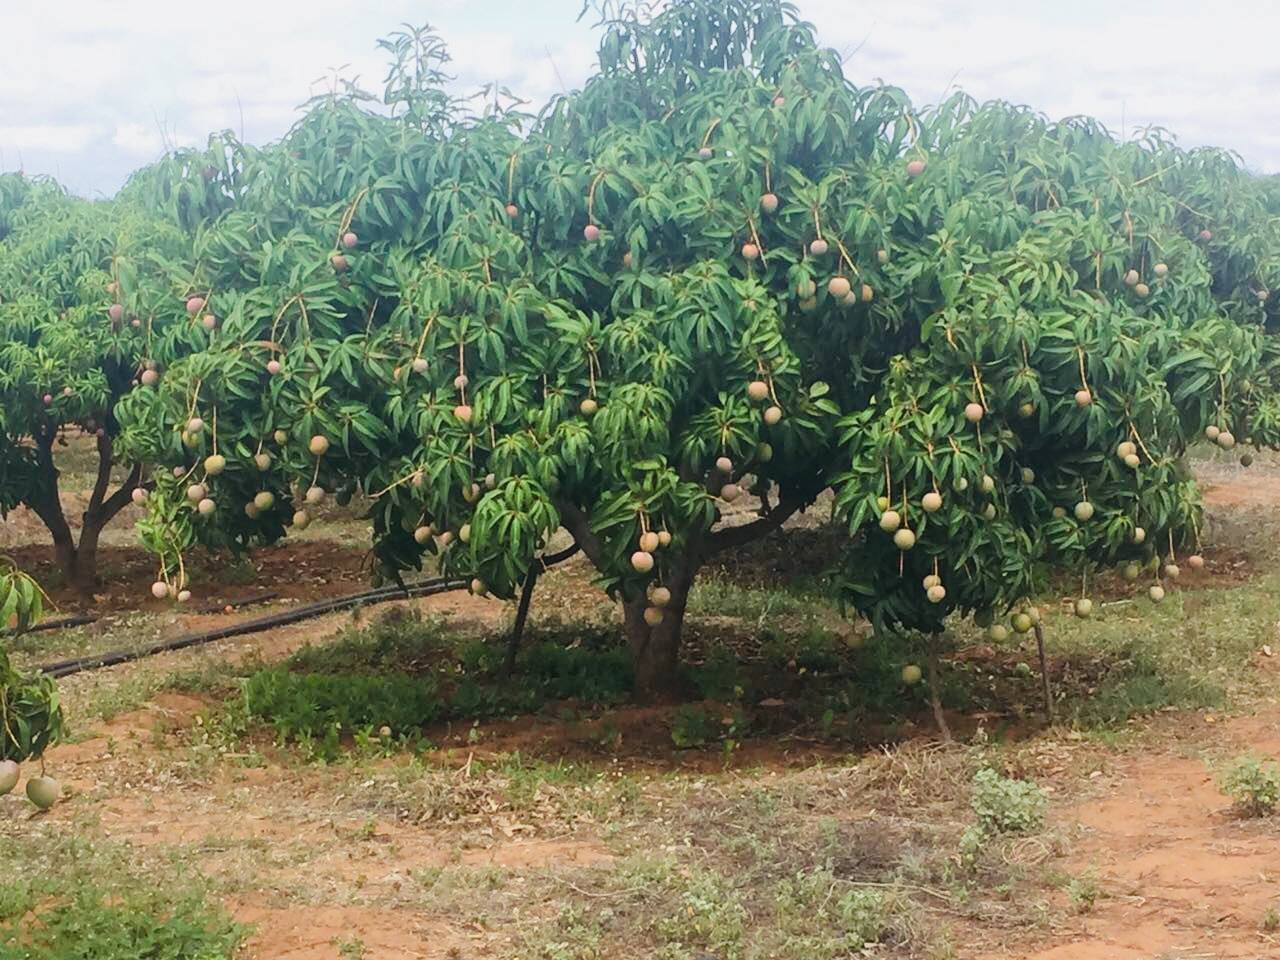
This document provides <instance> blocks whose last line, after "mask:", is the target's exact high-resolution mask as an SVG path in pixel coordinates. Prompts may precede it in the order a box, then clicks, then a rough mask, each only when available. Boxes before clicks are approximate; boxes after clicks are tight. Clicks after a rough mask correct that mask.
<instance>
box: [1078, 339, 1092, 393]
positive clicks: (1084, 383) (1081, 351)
mask: <svg viewBox="0 0 1280 960" xmlns="http://www.w3.org/2000/svg"><path fill="white" fill-rule="evenodd" d="M1076 360H1077V361H1078V362H1079V364H1080V386H1081V387H1082V388H1083V389H1085V390H1089V381H1088V379H1086V378H1085V374H1084V347H1080V346H1077V347H1076ZM1089 392H1090V393H1092V392H1093V391H1092V390H1089Z"/></svg>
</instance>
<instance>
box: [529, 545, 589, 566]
mask: <svg viewBox="0 0 1280 960" xmlns="http://www.w3.org/2000/svg"><path fill="white" fill-rule="evenodd" d="M581 549H582V548H581V547H580V546H578V544H576V543H573V544H570V545H569V546H567V547H565V548H564V549H563V550H561V551H559V552H558V553H551V554H546V555H544V556H541V557H537V558H535V559H536V560H537V561H538V566H539V567H540V569H542V570H549V569H551V568H552V567H554V566H555V565H556V564H558V563H564V562H565V561H566V560H568V559H569V558H570V557H572V556H574V555H575V554H577V552H578V551H579V550H581Z"/></svg>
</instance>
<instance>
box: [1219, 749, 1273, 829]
mask: <svg viewBox="0 0 1280 960" xmlns="http://www.w3.org/2000/svg"><path fill="white" fill-rule="evenodd" d="M1222 790H1223V792H1224V793H1226V795H1227V796H1229V797H1230V798H1231V799H1232V800H1234V801H1235V804H1236V808H1237V809H1238V810H1239V811H1240V812H1241V813H1242V814H1244V815H1245V816H1246V817H1265V816H1269V815H1270V814H1271V813H1272V812H1274V811H1275V808H1276V804H1277V803H1280V774H1278V773H1277V772H1276V768H1275V766H1274V764H1267V763H1262V762H1261V761H1259V760H1257V759H1256V758H1254V757H1241V758H1240V759H1238V760H1236V762H1235V763H1234V764H1233V765H1232V767H1231V769H1230V770H1229V771H1227V775H1226V776H1225V777H1224V778H1223V781H1222Z"/></svg>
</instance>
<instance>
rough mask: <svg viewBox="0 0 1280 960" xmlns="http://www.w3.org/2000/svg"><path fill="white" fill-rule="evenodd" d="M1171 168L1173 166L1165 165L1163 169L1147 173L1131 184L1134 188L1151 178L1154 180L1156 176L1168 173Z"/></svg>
mask: <svg viewBox="0 0 1280 960" xmlns="http://www.w3.org/2000/svg"><path fill="white" fill-rule="evenodd" d="M1172 169H1173V166H1172V165H1170V166H1167V167H1165V168H1164V169H1163V170H1157V171H1156V172H1155V173H1152V174H1148V175H1147V176H1145V177H1143V178H1142V179H1141V180H1139V181H1137V182H1136V183H1134V185H1133V186H1134V188H1135V189H1137V188H1138V187H1141V186H1143V185H1145V184H1146V183H1148V182H1149V181H1151V180H1155V179H1157V178H1158V177H1163V176H1164V175H1165V174H1166V173H1168V172H1169V171H1170V170H1172Z"/></svg>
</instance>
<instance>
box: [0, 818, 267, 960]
mask: <svg viewBox="0 0 1280 960" xmlns="http://www.w3.org/2000/svg"><path fill="white" fill-rule="evenodd" d="M0 859H2V860H3V862H5V863H9V864H13V865H21V867H20V869H16V870H12V871H8V873H9V876H10V877H11V878H12V879H6V880H3V881H0V960H70V958H74V957H85V958H89V957H92V958H93V960H138V958H139V957H147V958H152V960H222V958H226V960H230V958H232V957H234V956H235V953H236V950H237V948H238V946H239V944H240V942H241V940H242V939H243V938H244V934H245V930H244V929H243V928H242V927H239V926H238V925H236V924H234V923H232V922H231V921H230V919H229V918H228V917H227V916H226V914H225V913H223V912H222V911H221V910H220V909H218V908H216V907H212V906H210V905H208V903H206V901H205V899H204V890H203V884H202V881H200V880H199V878H198V877H193V876H192V871H191V870H190V869H187V870H185V871H184V873H183V875H182V877H181V878H180V879H179V878H178V877H157V876H156V874H155V872H154V869H151V868H149V869H148V870H147V871H146V875H145V876H143V875H142V874H141V872H140V871H139V870H138V868H137V867H136V866H135V865H133V864H131V863H130V862H129V861H128V860H127V859H126V858H125V856H124V854H123V853H122V852H121V851H120V850H118V849H117V848H115V847H112V846H109V845H106V844H103V843H89V842H86V841H84V840H80V839H75V838H69V837H65V836H59V835H57V834H54V833H51V832H43V831H42V832H40V833H38V834H37V833H31V834H24V835H23V836H20V837H0Z"/></svg>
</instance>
